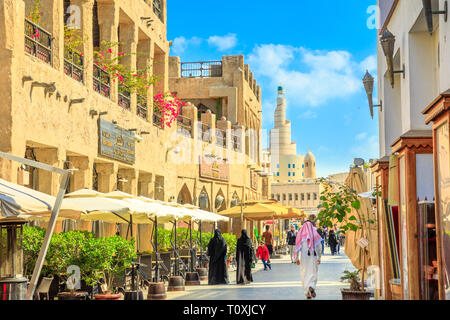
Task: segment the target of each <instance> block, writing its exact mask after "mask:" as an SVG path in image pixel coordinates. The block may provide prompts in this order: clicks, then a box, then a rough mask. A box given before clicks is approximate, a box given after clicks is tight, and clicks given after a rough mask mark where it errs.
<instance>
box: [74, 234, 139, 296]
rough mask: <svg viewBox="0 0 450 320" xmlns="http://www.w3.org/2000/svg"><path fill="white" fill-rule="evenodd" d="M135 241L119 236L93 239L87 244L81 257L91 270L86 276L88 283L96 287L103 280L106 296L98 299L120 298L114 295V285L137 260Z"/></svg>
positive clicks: (87, 268)
mask: <svg viewBox="0 0 450 320" xmlns="http://www.w3.org/2000/svg"><path fill="white" fill-rule="evenodd" d="M134 249H135V243H134V239H133V240H132V241H128V240H126V239H123V238H121V237H118V236H114V237H108V238H91V239H89V241H87V242H86V245H85V246H84V248H83V250H82V253H81V257H82V260H83V263H84V264H85V266H86V270H89V274H86V275H85V281H86V283H88V284H90V285H95V284H98V283H99V279H103V284H104V285H105V291H106V295H98V296H97V295H96V299H98V298H100V299H111V298H117V299H118V298H119V297H120V295H113V296H111V294H112V293H113V288H112V283H113V281H114V278H115V277H117V276H119V275H121V274H124V273H125V269H126V268H128V267H130V266H131V261H132V260H133V259H135V258H136V253H135V250H134Z"/></svg>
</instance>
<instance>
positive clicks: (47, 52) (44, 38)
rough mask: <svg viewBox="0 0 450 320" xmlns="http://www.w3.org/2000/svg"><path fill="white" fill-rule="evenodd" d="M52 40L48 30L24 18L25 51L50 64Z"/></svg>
mask: <svg viewBox="0 0 450 320" xmlns="http://www.w3.org/2000/svg"><path fill="white" fill-rule="evenodd" d="M52 41H53V36H52V34H51V33H50V32H48V31H46V30H44V29H42V28H41V27H39V26H38V25H37V24H35V23H33V22H32V21H30V20H28V19H25V52H26V53H28V54H30V55H32V56H34V57H37V58H38V59H39V60H42V61H44V62H45V63H48V64H50V65H52V57H53V54H52Z"/></svg>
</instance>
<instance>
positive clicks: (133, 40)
mask: <svg viewBox="0 0 450 320" xmlns="http://www.w3.org/2000/svg"><path fill="white" fill-rule="evenodd" d="M119 40H120V48H121V49H122V50H123V52H124V53H125V56H123V57H121V59H120V64H122V65H123V66H125V68H127V69H129V70H132V71H135V70H136V62H137V57H136V52H137V44H138V29H137V25H136V24H134V23H129V24H120V39H119ZM119 85H120V84H119ZM131 112H132V113H133V114H136V94H135V93H133V94H132V95H131Z"/></svg>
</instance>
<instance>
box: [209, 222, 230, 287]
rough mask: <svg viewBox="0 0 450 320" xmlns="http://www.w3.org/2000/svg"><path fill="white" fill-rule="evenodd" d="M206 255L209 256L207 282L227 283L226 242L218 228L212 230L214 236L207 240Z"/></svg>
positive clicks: (212, 283)
mask: <svg viewBox="0 0 450 320" xmlns="http://www.w3.org/2000/svg"><path fill="white" fill-rule="evenodd" d="M207 255H208V256H209V270H208V284H209V285H215V284H228V283H229V281H228V270H227V262H226V259H227V243H226V242H225V239H224V238H223V237H222V234H221V233H220V230H219V229H216V231H214V237H213V238H212V239H211V240H210V241H209V244H208V252H207Z"/></svg>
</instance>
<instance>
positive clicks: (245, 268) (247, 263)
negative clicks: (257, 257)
mask: <svg viewBox="0 0 450 320" xmlns="http://www.w3.org/2000/svg"><path fill="white" fill-rule="evenodd" d="M252 259H253V246H252V240H251V239H250V238H249V237H248V235H247V230H242V235H241V237H240V238H239V239H238V241H237V245H236V262H237V271H236V283H237V284H241V283H242V284H248V283H250V282H253V277H252Z"/></svg>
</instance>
